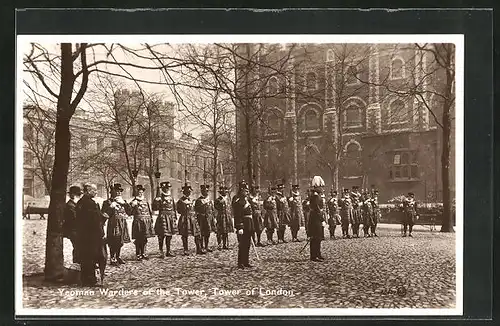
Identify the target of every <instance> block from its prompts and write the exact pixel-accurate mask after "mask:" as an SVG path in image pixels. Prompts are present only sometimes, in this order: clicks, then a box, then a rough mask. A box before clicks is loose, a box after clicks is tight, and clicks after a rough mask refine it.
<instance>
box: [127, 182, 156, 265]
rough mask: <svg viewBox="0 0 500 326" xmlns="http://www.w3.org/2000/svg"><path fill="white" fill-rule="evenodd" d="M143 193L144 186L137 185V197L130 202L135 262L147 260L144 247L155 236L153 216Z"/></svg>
mask: <svg viewBox="0 0 500 326" xmlns="http://www.w3.org/2000/svg"><path fill="white" fill-rule="evenodd" d="M145 191H146V189H145V188H144V186H142V185H137V186H136V194H137V195H136V196H135V197H134V198H133V199H132V201H131V202H130V207H131V210H132V212H131V213H132V215H133V216H134V220H133V222H132V239H135V252H136V255H137V260H143V259H145V260H147V259H149V257H148V255H146V245H147V243H148V238H152V237H154V236H155V232H154V227H153V214H152V212H151V206H150V205H149V202H148V201H147V200H146V198H145V197H144V192H145Z"/></svg>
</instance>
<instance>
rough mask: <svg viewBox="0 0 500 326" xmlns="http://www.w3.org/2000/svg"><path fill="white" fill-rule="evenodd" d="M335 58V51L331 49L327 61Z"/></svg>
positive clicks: (327, 53) (327, 54)
mask: <svg viewBox="0 0 500 326" xmlns="http://www.w3.org/2000/svg"><path fill="white" fill-rule="evenodd" d="M334 59H335V53H333V50H332V49H329V50H328V51H327V52H326V61H333V60H334Z"/></svg>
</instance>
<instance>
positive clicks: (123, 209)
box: [102, 183, 131, 266]
mask: <svg viewBox="0 0 500 326" xmlns="http://www.w3.org/2000/svg"><path fill="white" fill-rule="evenodd" d="M122 191H123V188H122V186H121V184H119V183H115V184H114V185H113V187H112V188H111V191H110V192H111V198H110V199H108V200H107V201H105V202H104V203H103V205H102V212H103V213H106V214H107V215H108V216H109V220H108V225H107V228H106V237H107V242H108V246H109V253H110V255H111V257H110V265H112V266H116V265H118V264H125V261H124V260H123V259H122V258H121V257H120V252H121V248H122V246H123V244H125V243H129V242H130V235H129V233H128V227H127V217H128V215H129V214H130V212H131V207H130V205H129V204H128V203H127V202H126V201H125V200H124V199H123V198H122Z"/></svg>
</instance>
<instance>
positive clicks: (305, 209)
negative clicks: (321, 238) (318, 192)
mask: <svg viewBox="0 0 500 326" xmlns="http://www.w3.org/2000/svg"><path fill="white" fill-rule="evenodd" d="M310 196H311V190H310V189H307V192H306V198H305V199H304V200H303V201H302V211H303V212H304V226H305V229H306V235H307V237H308V238H309V232H308V228H309V226H308V223H309V212H310V210H311V202H310V201H309V197H310Z"/></svg>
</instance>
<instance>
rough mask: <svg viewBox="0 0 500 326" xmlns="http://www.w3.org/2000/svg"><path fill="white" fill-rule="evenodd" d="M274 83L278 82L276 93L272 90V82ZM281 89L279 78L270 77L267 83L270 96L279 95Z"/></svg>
mask: <svg viewBox="0 0 500 326" xmlns="http://www.w3.org/2000/svg"><path fill="white" fill-rule="evenodd" d="M272 81H275V82H276V89H275V90H274V91H272V89H271V82H272ZM279 89H280V82H279V79H278V77H276V76H271V77H269V80H268V81H267V85H266V92H267V94H268V95H276V94H278V93H279Z"/></svg>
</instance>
